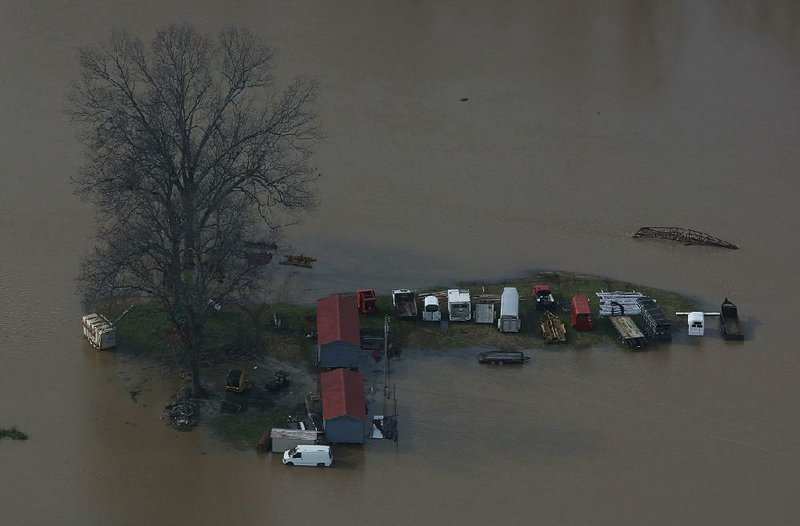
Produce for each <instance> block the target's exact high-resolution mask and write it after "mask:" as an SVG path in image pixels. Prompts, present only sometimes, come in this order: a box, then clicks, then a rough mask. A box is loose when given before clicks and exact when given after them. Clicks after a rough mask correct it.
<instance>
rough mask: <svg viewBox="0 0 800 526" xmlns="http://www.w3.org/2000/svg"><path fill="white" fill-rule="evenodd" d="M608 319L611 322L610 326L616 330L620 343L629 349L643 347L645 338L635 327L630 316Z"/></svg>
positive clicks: (645, 341)
mask: <svg viewBox="0 0 800 526" xmlns="http://www.w3.org/2000/svg"><path fill="white" fill-rule="evenodd" d="M609 319H610V320H611V325H613V326H614V328H615V329H616V330H617V333H618V334H619V338H620V340H622V343H624V344H625V345H627V346H628V347H630V348H631V349H641V348H642V347H644V346H645V344H646V343H647V338H645V337H644V334H642V331H640V330H639V327H637V326H636V323H634V321H633V318H631V317H630V316H612V317H610V318H609Z"/></svg>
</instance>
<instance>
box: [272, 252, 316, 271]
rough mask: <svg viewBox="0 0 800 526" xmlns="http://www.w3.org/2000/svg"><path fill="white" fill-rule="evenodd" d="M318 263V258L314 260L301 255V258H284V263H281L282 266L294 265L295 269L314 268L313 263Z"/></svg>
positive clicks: (291, 256) (289, 256)
mask: <svg viewBox="0 0 800 526" xmlns="http://www.w3.org/2000/svg"><path fill="white" fill-rule="evenodd" d="M315 261H316V258H312V257H310V256H304V255H303V254H300V255H299V256H293V255H288V256H286V257H284V258H283V261H281V262H280V264H281V265H292V266H295V267H303V268H312V263H314V262H315Z"/></svg>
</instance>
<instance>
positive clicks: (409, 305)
mask: <svg viewBox="0 0 800 526" xmlns="http://www.w3.org/2000/svg"><path fill="white" fill-rule="evenodd" d="M392 305H393V306H394V310H395V312H396V313H397V317H398V318H416V317H417V291H416V290H409V289H395V290H393V291H392Z"/></svg>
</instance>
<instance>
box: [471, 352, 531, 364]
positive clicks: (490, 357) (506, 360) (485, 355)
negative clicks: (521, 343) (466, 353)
mask: <svg viewBox="0 0 800 526" xmlns="http://www.w3.org/2000/svg"><path fill="white" fill-rule="evenodd" d="M530 359H531V357H530V356H526V355H524V354H522V353H521V352H520V351H486V352H482V353H480V354H478V363H485V364H490V365H509V364H519V363H525V362H527V361H528V360H530Z"/></svg>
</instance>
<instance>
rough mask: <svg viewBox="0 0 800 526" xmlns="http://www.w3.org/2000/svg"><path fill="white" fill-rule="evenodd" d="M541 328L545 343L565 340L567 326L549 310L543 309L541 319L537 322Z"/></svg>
mask: <svg viewBox="0 0 800 526" xmlns="http://www.w3.org/2000/svg"><path fill="white" fill-rule="evenodd" d="M539 326H540V327H541V328H542V336H543V337H544V341H545V342H547V343H554V342H565V341H567V327H566V325H564V322H563V321H561V318H559V317H558V316H556V315H555V314H553V313H552V312H550V311H545V313H544V315H542V319H541V321H540V322H539Z"/></svg>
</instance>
